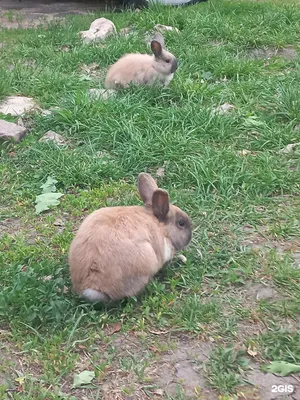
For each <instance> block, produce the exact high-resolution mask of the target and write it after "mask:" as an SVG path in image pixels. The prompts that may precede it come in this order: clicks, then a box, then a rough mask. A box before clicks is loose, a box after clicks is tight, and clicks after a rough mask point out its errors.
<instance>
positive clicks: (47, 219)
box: [0, 0, 300, 399]
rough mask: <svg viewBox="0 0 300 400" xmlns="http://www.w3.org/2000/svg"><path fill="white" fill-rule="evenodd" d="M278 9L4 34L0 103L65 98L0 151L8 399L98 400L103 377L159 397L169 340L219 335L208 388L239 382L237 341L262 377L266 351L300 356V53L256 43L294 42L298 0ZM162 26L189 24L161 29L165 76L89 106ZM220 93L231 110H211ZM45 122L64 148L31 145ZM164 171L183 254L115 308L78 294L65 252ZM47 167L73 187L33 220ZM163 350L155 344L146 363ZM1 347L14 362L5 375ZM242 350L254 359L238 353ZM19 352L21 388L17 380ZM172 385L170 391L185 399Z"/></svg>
mask: <svg viewBox="0 0 300 400" xmlns="http://www.w3.org/2000/svg"><path fill="white" fill-rule="evenodd" d="M280 3H281V4H277V3H276V4H275V2H274V3H272V2H250V1H249V2H248V1H225V0H222V1H221V0H220V1H209V2H207V3H203V4H199V5H196V6H193V7H186V8H183V9H179V8H178V9H177V8H164V7H152V8H150V9H148V10H143V11H142V12H140V13H134V12H124V13H120V14H107V15H106V16H107V17H108V18H110V19H111V20H112V21H113V22H114V23H115V24H116V27H117V30H120V29H121V28H123V27H126V26H132V27H134V29H135V32H136V33H135V34H134V35H132V36H128V37H123V36H118V37H116V38H114V37H112V38H109V39H107V40H106V41H105V42H104V43H98V44H93V45H84V44H82V43H81V42H80V40H79V38H78V35H77V33H78V32H79V31H80V30H83V29H86V28H87V27H88V26H89V24H90V23H91V21H93V20H94V19H95V18H96V17H99V16H103V13H101V15H100V14H99V15H97V14H90V15H81V16H72V17H67V20H66V23H63V24H58V23H51V24H49V26H48V27H47V29H45V28H44V27H39V28H37V29H35V30H33V29H27V30H21V29H19V30H5V29H2V30H1V31H0V42H1V43H3V44H4V48H3V49H4V50H5V51H2V54H1V58H0V98H1V99H3V98H5V96H7V95H13V94H22V95H26V96H30V97H33V98H34V99H35V100H36V101H37V102H38V104H39V105H40V107H42V108H43V109H49V108H51V107H57V109H55V110H54V111H53V112H52V114H51V115H47V116H46V115H41V113H39V112H35V113H32V114H29V115H27V116H26V118H25V120H26V123H27V124H29V125H30V133H29V134H28V135H27V136H26V138H25V139H24V140H23V141H22V142H21V143H20V144H7V143H4V144H1V145H0V146H1V147H0V152H1V163H0V177H1V181H0V196H1V205H0V213H1V214H0V218H1V219H2V220H3V221H4V223H5V224H6V225H5V227H4V228H3V226H1V225H0V325H1V330H0V338H2V336H3V345H0V355H3V359H4V361H3V362H2V361H0V397H1V396H2V397H1V398H6V397H5V396H6V395H7V392H6V390H7V386H8V387H9V388H10V389H13V390H15V389H16V387H17V388H18V390H19V391H21V392H13V393H14V396H15V397H14V398H16V399H19V398H20V399H21V398H22V399H33V398H34V399H50V398H51V399H59V398H61V397H59V396H60V395H59V391H61V392H63V393H65V395H64V396H66V394H71V395H72V396H73V398H74V399H80V398H82V397H81V396H83V395H86V396H87V397H88V398H90V399H96V398H101V397H99V396H100V395H101V394H98V392H97V390H98V388H99V387H102V386H101V385H102V383H107V382H110V379H111V375H110V373H111V371H115V372H116V371H117V372H116V374H117V378H116V379H117V382H114V383H112V385H113V386H114V388H118V389H119V390H120V391H121V393H122V395H123V396H125V394H126V393H127V395H128V393H129V395H133V394H134V393H136V394H137V393H139V394H140V395H145V393H146V392H147V391H148V392H147V393H150V396H155V388H157V386H155V384H156V380H155V378H154V375H153V374H152V372H153V369H154V367H155V365H156V366H157V365H158V366H159V368H158V367H157V368H158V369H161V370H162V369H163V368H164V367H163V366H162V365H165V364H160V363H162V362H163V357H165V356H166V353H167V352H168V351H169V352H170V351H171V344H170V343H171V341H172V340H175V342H176V343H177V344H176V346H179V348H180V346H182V341H184V339H183V338H185V337H188V338H189V339H188V340H190V342H191V343H195V341H197V340H202V341H208V343H211V345H212V347H213V348H212V350H211V353H210V356H209V358H208V360H207V362H206V363H204V364H206V365H204V369H205V374H204V375H205V379H206V383H207V387H208V390H211V391H212V393H214V394H215V396H216V398H217V396H218V394H221V395H229V394H234V393H237V391H238V390H239V386H240V385H241V384H245V382H247V379H246V375H245V374H246V373H247V371H244V370H243V368H242V367H241V368H240V367H239V366H238V365H239V363H238V361H237V360H240V353H239V352H238V351H237V350H235V348H233V347H232V345H237V346H240V345H247V344H248V343H254V344H255V346H256V348H257V352H258V354H257V356H256V357H255V358H254V359H253V360H252V361H253V362H255V365H256V368H257V369H259V368H260V366H263V365H264V364H265V363H267V362H268V361H270V360H284V361H287V362H295V363H299V349H298V347H299V346H298V344H299V335H298V334H297V333H295V332H296V330H297V328H298V329H299V309H300V308H299V305H300V289H299V287H300V269H299V268H296V267H295V265H294V258H293V254H294V253H295V252H297V251H298V252H299V248H300V243H299V218H300V213H299V206H300V201H299V188H300V174H299V155H300V153H299V147H298V148H296V149H295V151H293V152H291V153H288V154H284V153H281V152H280V150H281V149H282V148H284V147H285V146H287V145H288V144H290V143H296V142H300V130H299V124H300V100H299V91H300V64H299V62H300V55H299V54H300V53H298V56H296V57H291V58H284V57H281V56H274V57H272V58H270V59H268V60H266V59H263V58H255V57H254V56H253V55H252V54H253V53H252V50H253V49H254V48H274V49H275V48H285V47H287V46H292V47H293V48H294V49H296V50H298V51H299V48H300V40H299V34H300V7H298V6H297V5H289V4H282V2H280ZM10 18H11V16H10ZM157 23H162V24H166V25H173V26H176V27H178V28H179V29H180V34H175V33H172V32H169V33H167V34H166V43H167V46H168V48H169V49H170V51H172V52H173V53H174V54H175V55H176V56H177V57H178V59H179V69H178V71H177V72H176V74H175V77H174V80H173V81H172V82H171V84H170V86H169V87H168V88H159V87H152V88H147V87H141V88H131V89H128V90H123V91H120V92H119V93H118V94H117V96H116V97H115V98H114V99H109V100H107V101H103V100H96V101H91V100H90V99H89V97H88V95H87V92H88V89H89V88H97V87H98V88H99V87H102V85H103V77H104V76H105V71H106V69H107V68H108V66H109V65H110V64H111V63H113V62H114V61H116V60H117V59H118V57H120V56H121V55H122V54H124V53H126V52H131V51H133V52H139V51H140V52H145V51H148V50H147V47H146V44H145V42H144V41H143V38H144V34H145V33H146V31H147V30H149V29H151V28H152V27H153V26H154V25H155V24H157ZM3 49H1V50H3ZM66 49H67V50H68V51H66ZM92 63H97V64H98V66H99V68H98V69H96V70H95V71H93V74H89V73H88V72H84V71H83V70H82V68H81V67H82V65H83V64H85V65H89V64H92ZM223 103H231V104H233V105H234V106H235V109H234V110H232V111H231V112H230V113H228V114H224V115H218V114H216V113H214V111H213V110H214V108H215V107H217V106H219V105H221V104H223ZM0 117H1V118H4V119H6V120H9V121H14V120H15V118H13V117H11V116H3V115H2V116H0ZM49 129H51V130H54V131H56V132H58V133H60V134H61V135H63V136H64V138H65V139H66V140H67V141H68V145H67V146H65V147H57V146H55V145H53V144H47V143H41V142H39V138H40V137H41V136H42V135H43V134H44V133H45V132H46V131H47V130H49ZM244 150H247V151H248V152H249V153H247V154H245V152H244ZM163 165H164V166H165V174H164V176H163V177H161V178H158V182H159V184H160V185H161V187H163V188H166V189H168V190H169V192H170V196H171V199H172V201H173V202H174V203H175V204H177V205H179V206H180V207H181V208H183V209H184V210H185V211H187V212H188V213H189V214H190V216H191V218H192V220H193V228H194V235H193V240H192V243H191V245H190V246H189V248H188V249H187V250H186V251H185V252H184V254H185V255H186V257H187V260H188V261H187V264H186V265H183V264H181V263H180V261H178V260H174V262H172V263H171V265H169V266H168V267H166V268H165V269H164V270H163V271H161V272H160V274H159V275H158V276H157V277H156V278H155V279H154V280H153V281H152V282H151V283H150V284H149V285H148V287H147V288H146V291H145V292H144V293H143V294H142V295H141V296H139V297H138V298H136V299H135V298H133V299H128V300H123V301H121V302H120V303H118V304H116V306H115V307H114V308H113V309H105V308H103V309H94V308H93V307H92V306H90V305H87V304H84V303H81V302H80V301H79V300H78V299H77V297H76V296H75V295H74V294H73V293H72V291H71V284H70V279H69V274H68V266H67V254H68V248H69V244H70V242H71V240H72V238H73V235H74V232H75V231H76V229H77V228H78V226H79V224H80V221H81V219H82V217H83V216H85V215H87V214H89V213H90V212H92V211H93V210H95V209H97V208H100V207H103V206H115V205H129V204H140V200H139V199H138V197H137V194H136V187H135V184H136V178H137V175H138V174H139V172H141V171H148V172H150V173H152V174H153V175H155V172H156V170H157V169H158V168H159V167H162V166H163ZM48 176H52V177H53V178H55V179H57V181H58V183H57V189H58V191H59V192H61V193H63V194H64V196H63V197H62V198H61V201H60V205H59V206H58V207H56V208H54V209H52V210H50V211H49V212H47V213H44V214H42V215H41V216H36V215H35V213H34V200H35V197H36V196H37V195H39V194H40V193H41V189H40V186H41V184H43V183H44V182H45V181H46V179H47V177H48ZM58 218H59V219H60V220H61V221H62V222H61V225H62V226H58V225H57V224H56V221H57V219H58ZM7 219H9V220H8V222H7ZM249 226H250V227H251V229H249V228H248V229H247V227H249ZM245 227H246V228H245ZM247 240H248V244H245V243H247ZM249 240H250V242H251V243H254V245H255V244H256V245H257V244H260V247H256V248H255V246H253V245H251V244H250V246H249ZM279 245H280V246H281V247H280V249H279V250H280V251H281V252H278V251H276V246H277V248H278V246H279ZM261 283H264V284H265V285H267V286H268V287H273V288H274V289H275V290H276V293H277V295H276V296H275V297H274V298H272V299H261V300H258V301H256V300H255V298H253V296H252V298H250V299H249V297H247V291H248V290H249V288H251V287H252V286H255V285H258V284H261ZM118 321H121V322H122V327H121V332H120V333H118V334H116V335H115V336H116V337H117V338H119V340H123V339H122V338H124V337H130V338H133V339H132V342H130V343H131V344H127V350H128V351H126V352H124V351H123V348H122V344H120V343H119V342H118V339H117V342H115V336H110V335H107V333H106V329H107V328H106V326H107V325H110V324H112V323H115V322H118ZM249 325H250V326H251V327H252V329H251V330H249V329H244V330H243V329H242V328H243V326H249ZM151 331H152V333H151ZM153 331H154V332H155V333H153ZM157 332H158V333H160V335H159V336H158V337H157V335H156V334H157ZM297 335H298V336H297ZM79 344H81V346H83V347H78V345H79ZM1 346H2V347H1ZM153 346H154V347H155V348H156V349H158V348H159V351H158V354H157V351H154V353H155V354H156V355H153V354H152V353H151V354H150V353H149V354H148V353H147V356H144V355H143V354H144V352H145V351H147V352H148V351H149V350H147V349H150V348H152V347H153ZM222 346H223V347H222ZM297 346H298V347H297ZM222 348H223V349H225V350H222ZM226 349H229V350H228V351H227V350H226ZM5 351H6V352H8V354H9V358H10V359H11V366H10V367H9V371H8V372H6V375H7V376H6V377H5V380H4V378H3V379H2V376H3V374H4V372H3V374H2V371H4V370H5V367H6V365H7V364H6V361H5V360H6V358H4V352H5ZM128 353H130V354H128ZM145 354H146V353H145ZM243 357H246V358H247V357H248V358H250V356H249V355H248V354H247V352H245V351H244V353H243ZM0 358H1V357H0ZM20 359H21V360H22V362H23V369H22V371H21V373H22V374H23V375H24V376H25V380H24V382H23V383H22V384H19V383H17V382H16V381H15V378H17V375H16V370H17V371H19V372H20V365H19V364H18V360H20ZM248 361H249V360H248ZM84 369H91V370H94V371H95V374H96V380H95V381H94V386H96V388H91V389H76V390H75V389H72V388H71V385H72V379H73V374H74V373H75V372H78V371H82V370H84ZM120 370H121V372H119V371H120ZM151 371H152V372H151ZM220 372H222V373H220ZM23 375H22V376H23ZM244 378H245V379H244ZM4 381H5V382H6V384H4V383H3V382H4ZM149 382H150V383H149ZM177 383H178V387H177V392H176V391H175V392H174V393H173V394H172V393H171V394H170V393H165V394H164V395H165V396H166V397H165V398H170V399H185V398H188V395H187V394H186V393H185V391H184V389H185V384H184V383H182V382H179V381H178V382H177ZM99 385H100V386H99ZM158 386H159V385H158ZM159 387H162V388H164V385H163V384H162V383H161V384H160V386H159ZM142 388H145V390H146V392H145V391H142V392H141V390H144V389H142ZM5 393H6V394H5ZM83 393H84V394H83ZM141 393H142V394H141ZM102 395H103V396H104V394H103V393H102ZM107 396H109V395H107ZM112 396H116V395H112ZM262 396H263V395H262ZM63 398H67V397H63ZM103 398H105V399H106V398H107V399H110V398H113V399H115V398H116V397H103ZM153 398H155V397H153ZM261 398H263V397H261Z"/></svg>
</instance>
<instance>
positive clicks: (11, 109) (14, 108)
mask: <svg viewBox="0 0 300 400" xmlns="http://www.w3.org/2000/svg"><path fill="white" fill-rule="evenodd" d="M33 108H38V107H37V105H36V103H35V102H34V100H33V99H32V98H31V97H23V96H9V97H6V99H4V101H3V102H2V103H1V104H0V113H2V114H5V115H7V114H11V115H13V116H15V117H17V116H19V115H22V114H24V113H25V112H27V111H30V110H32V109H33Z"/></svg>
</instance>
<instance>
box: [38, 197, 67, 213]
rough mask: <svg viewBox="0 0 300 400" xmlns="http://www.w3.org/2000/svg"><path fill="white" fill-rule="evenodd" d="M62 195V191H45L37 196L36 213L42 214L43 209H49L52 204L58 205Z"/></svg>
mask: <svg viewBox="0 0 300 400" xmlns="http://www.w3.org/2000/svg"><path fill="white" fill-rule="evenodd" d="M62 196H63V194H62V193H43V194H40V195H39V196H36V199H35V203H36V206H35V212H36V214H40V213H41V212H42V211H46V210H49V207H51V206H57V205H58V204H59V201H58V199H59V198H60V197H62Z"/></svg>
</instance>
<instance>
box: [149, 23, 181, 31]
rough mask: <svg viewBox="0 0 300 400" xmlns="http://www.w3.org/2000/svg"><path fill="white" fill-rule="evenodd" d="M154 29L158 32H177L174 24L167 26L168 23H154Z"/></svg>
mask: <svg viewBox="0 0 300 400" xmlns="http://www.w3.org/2000/svg"><path fill="white" fill-rule="evenodd" d="M154 30H155V31H159V32H165V31H175V32H177V33H179V29H178V28H175V27H174V26H168V25H162V24H157V25H155V27H154Z"/></svg>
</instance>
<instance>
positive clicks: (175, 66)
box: [171, 59, 178, 74]
mask: <svg viewBox="0 0 300 400" xmlns="http://www.w3.org/2000/svg"><path fill="white" fill-rule="evenodd" d="M177 68H178V63H177V60H176V59H175V60H173V61H172V67H171V73H172V74H173V73H174V72H175V71H176V69H177Z"/></svg>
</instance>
